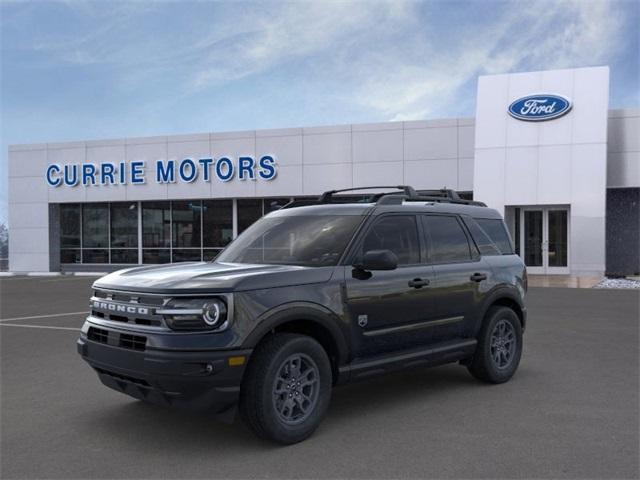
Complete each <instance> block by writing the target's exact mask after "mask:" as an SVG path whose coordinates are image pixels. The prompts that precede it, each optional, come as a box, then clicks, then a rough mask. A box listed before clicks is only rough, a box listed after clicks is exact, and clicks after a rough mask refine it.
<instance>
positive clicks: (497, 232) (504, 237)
mask: <svg viewBox="0 0 640 480" xmlns="http://www.w3.org/2000/svg"><path fill="white" fill-rule="evenodd" d="M476 222H478V225H480V228H482V230H484V231H485V233H486V234H487V235H488V236H489V238H490V239H491V240H492V241H493V243H495V244H496V246H497V247H498V249H499V250H500V252H501V253H502V254H503V255H509V254H512V253H513V247H512V246H511V240H510V239H509V235H508V234H507V230H506V228H505V226H504V222H503V221H502V220H500V219H498V218H476Z"/></svg>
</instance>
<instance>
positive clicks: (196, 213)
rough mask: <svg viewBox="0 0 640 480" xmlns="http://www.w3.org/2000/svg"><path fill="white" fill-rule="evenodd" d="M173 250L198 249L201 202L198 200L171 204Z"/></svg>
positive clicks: (199, 243) (200, 238)
mask: <svg viewBox="0 0 640 480" xmlns="http://www.w3.org/2000/svg"><path fill="white" fill-rule="evenodd" d="M171 212H172V213H171V215H172V216H171V223H172V231H173V248H174V249H176V248H189V247H190V248H200V246H201V245H202V243H201V242H202V237H201V235H200V231H201V228H200V227H201V223H200V215H201V212H202V202H200V201H199V200H193V201H187V202H173V203H172V204H171Z"/></svg>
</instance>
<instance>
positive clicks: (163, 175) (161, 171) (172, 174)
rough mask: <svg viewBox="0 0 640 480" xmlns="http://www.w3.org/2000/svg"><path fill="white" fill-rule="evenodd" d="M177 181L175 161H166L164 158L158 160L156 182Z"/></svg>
mask: <svg viewBox="0 0 640 480" xmlns="http://www.w3.org/2000/svg"><path fill="white" fill-rule="evenodd" d="M175 181H176V170H175V162H174V161H173V160H168V161H167V164H166V166H165V163H164V162H163V161H162V160H158V161H157V162H156V183H173V182H175Z"/></svg>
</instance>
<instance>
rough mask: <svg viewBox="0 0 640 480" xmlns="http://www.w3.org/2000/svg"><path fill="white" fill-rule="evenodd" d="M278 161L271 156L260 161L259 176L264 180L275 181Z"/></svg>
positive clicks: (266, 156)
mask: <svg viewBox="0 0 640 480" xmlns="http://www.w3.org/2000/svg"><path fill="white" fill-rule="evenodd" d="M275 163H276V161H275V160H274V159H273V157H272V156H270V155H265V156H264V157H262V158H261V159H260V171H259V172H258V175H260V178H262V179H264V180H273V179H274V178H275V176H276V167H275Z"/></svg>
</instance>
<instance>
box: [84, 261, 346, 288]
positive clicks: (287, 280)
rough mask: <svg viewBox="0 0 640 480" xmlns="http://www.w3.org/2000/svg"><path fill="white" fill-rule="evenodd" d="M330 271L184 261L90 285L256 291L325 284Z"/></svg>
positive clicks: (140, 269)
mask: <svg viewBox="0 0 640 480" xmlns="http://www.w3.org/2000/svg"><path fill="white" fill-rule="evenodd" d="M333 268H334V267H299V266H293V265H254V264H241V263H218V262H214V263H209V262H185V263H173V264H168V265H155V266H144V267H135V268H129V269H126V270H119V271H117V272H113V273H110V274H109V275H106V276H104V277H102V278H100V279H99V280H97V281H96V282H95V283H94V286H95V287H96V288H106V289H113V290H125V291H126V290H130V291H135V292H149V293H204V292H231V291H245V290H259V289H263V288H275V287H285V286H289V285H304V284H312V283H321V282H326V281H328V280H329V279H330V278H331V274H332V272H333Z"/></svg>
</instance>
